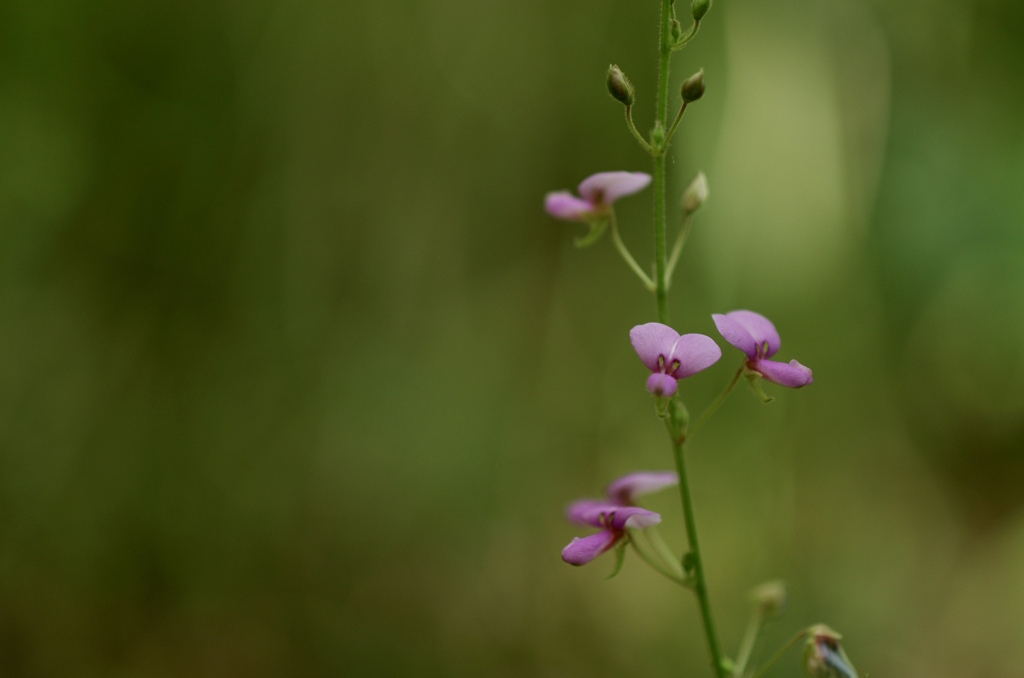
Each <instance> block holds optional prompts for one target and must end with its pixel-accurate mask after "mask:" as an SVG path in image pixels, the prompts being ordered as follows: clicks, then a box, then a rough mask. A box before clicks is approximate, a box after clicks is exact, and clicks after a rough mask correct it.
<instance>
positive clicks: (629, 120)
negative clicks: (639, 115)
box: [626, 106, 651, 153]
mask: <svg viewBox="0 0 1024 678" xmlns="http://www.w3.org/2000/svg"><path fill="white" fill-rule="evenodd" d="M626 127H628V128H629V131H630V132H632V133H633V138H634V139H636V141H637V143H638V144H640V148H642V149H644V150H645V151H647V152H648V153H650V152H651V145H650V144H649V143H647V139H644V136H643V135H642V134H640V131H639V130H637V128H636V125H634V124H633V107H632V106H626Z"/></svg>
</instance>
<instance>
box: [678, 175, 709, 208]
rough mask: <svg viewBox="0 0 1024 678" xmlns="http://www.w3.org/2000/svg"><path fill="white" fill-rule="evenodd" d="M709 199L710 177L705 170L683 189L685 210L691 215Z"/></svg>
mask: <svg viewBox="0 0 1024 678" xmlns="http://www.w3.org/2000/svg"><path fill="white" fill-rule="evenodd" d="M707 199H708V178H707V177H706V176H704V173H703V172H698V173H697V176H695V177H694V178H693V181H691V182H690V185H689V186H687V187H686V190H685V191H683V199H682V201H681V202H682V205H683V212H684V213H685V214H686V215H687V216H689V215H691V214H693V213H694V212H696V211H697V210H698V209H699V208H700V206H701V205H703V204H704V201H705V200H707Z"/></svg>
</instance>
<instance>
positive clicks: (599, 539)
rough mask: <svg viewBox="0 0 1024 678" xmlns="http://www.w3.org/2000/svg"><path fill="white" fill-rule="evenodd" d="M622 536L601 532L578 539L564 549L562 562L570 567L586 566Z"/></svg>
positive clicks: (605, 531)
mask: <svg viewBox="0 0 1024 678" xmlns="http://www.w3.org/2000/svg"><path fill="white" fill-rule="evenodd" d="M620 538H621V535H618V534H615V533H614V532H609V531H607V530H601V531H600V532H595V533H594V534H591V535H589V536H586V537H576V538H574V539H573V540H572V541H571V542H569V545H568V546H566V547H565V548H564V549H562V560H564V561H565V562H567V563H569V564H570V565H586V564H587V563H589V562H590V561H591V560H593V559H594V558H597V557H598V556H599V555H601V554H602V553H604V552H605V551H607V550H608V549H610V548H611V547H612V546H614V545H615V542H617V541H618V540H619V539H620Z"/></svg>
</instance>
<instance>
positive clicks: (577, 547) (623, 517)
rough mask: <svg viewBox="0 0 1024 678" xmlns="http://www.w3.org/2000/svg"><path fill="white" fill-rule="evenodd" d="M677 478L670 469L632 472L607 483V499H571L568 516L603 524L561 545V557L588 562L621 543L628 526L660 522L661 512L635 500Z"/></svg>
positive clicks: (565, 559)
mask: <svg viewBox="0 0 1024 678" xmlns="http://www.w3.org/2000/svg"><path fill="white" fill-rule="evenodd" d="M678 482H679V477H678V476H677V475H676V474H675V473H672V472H670V471H646V472H640V473H631V474H629V475H627V476H623V477H622V478H619V479H618V480H616V481H614V482H612V483H611V484H610V485H608V488H607V490H606V493H607V495H608V499H606V500H602V499H583V500H581V501H577V502H574V503H572V504H571V505H570V506H569V508H568V509H567V510H566V517H567V518H568V519H569V520H571V521H573V522H574V523H579V524H581V525H589V526H591V527H598V528H601V531H600V532H595V533H594V534H591V535H589V536H586V537H576V538H574V539H573V540H572V541H571V542H570V543H569V545H568V546H566V547H565V548H564V549H562V560H564V561H565V562H567V563H569V564H570V565H585V564H586V563H589V562H590V561H591V560H593V559H594V558H597V557H598V556H599V555H601V554H602V553H604V552H605V551H607V550H608V549H610V548H612V547H613V546H615V545H616V544H617V543H619V541H621V540H622V538H623V537H625V536H626V529H627V528H631V527H633V528H643V527H650V526H651V525H657V524H658V523H660V522H661V516H660V515H659V514H657V513H654V512H653V511H648V510H647V509H642V508H640V507H638V506H635V505H634V500H635V498H636V497H638V496H640V495H643V494H650V493H651V492H657V491H658V490H660V489H662V488H665V487H669V486H670V485H675V484H676V483H678Z"/></svg>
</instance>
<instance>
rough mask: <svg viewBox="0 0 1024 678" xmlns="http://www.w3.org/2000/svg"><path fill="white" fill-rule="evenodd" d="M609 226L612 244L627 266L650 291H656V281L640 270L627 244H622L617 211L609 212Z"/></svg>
mask: <svg viewBox="0 0 1024 678" xmlns="http://www.w3.org/2000/svg"><path fill="white" fill-rule="evenodd" d="M608 224H609V226H610V228H611V232H612V242H613V243H615V249H617V250H618V251H619V254H620V255H621V256H622V258H623V259H624V260H625V261H626V264H627V265H628V266H629V267H630V268H631V269H633V273H636V275H637V277H638V278H640V282H642V283H643V284H644V287H646V288H647V289H648V290H649V291H651V292H653V291H654V281H653V280H651V278H650V276H648V275H647V274H646V273H644V269H642V268H640V264H638V263H636V259H634V258H633V255H632V254H630V253H629V249H628V248H627V247H626V243H624V242H622V238H621V237H619V227H618V224H617V223H616V220H615V210H609V212H608Z"/></svg>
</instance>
